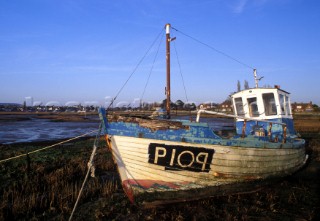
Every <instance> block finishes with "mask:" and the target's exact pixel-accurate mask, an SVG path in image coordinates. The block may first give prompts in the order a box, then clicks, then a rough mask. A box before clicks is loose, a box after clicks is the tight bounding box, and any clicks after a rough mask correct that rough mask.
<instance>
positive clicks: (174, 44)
mask: <svg viewBox="0 0 320 221" xmlns="http://www.w3.org/2000/svg"><path fill="white" fill-rule="evenodd" d="M173 46H174V50H175V53H176V57H177V61H178V65H179V71H180V76H181V79H182V84H183V89H184V94H185V96H186V101H187V103H188V102H189V99H188V96H187V90H186V86H185V84H184V79H183V75H182V69H181V65H180V60H179V56H178V52H177V48H176V43H175V42H173Z"/></svg>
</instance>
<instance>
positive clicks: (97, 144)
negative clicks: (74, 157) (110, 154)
mask: <svg viewBox="0 0 320 221" xmlns="http://www.w3.org/2000/svg"><path fill="white" fill-rule="evenodd" d="M101 130H102V123H101V124H100V126H99V132H98V133H97V135H96V139H95V140H94V144H93V149H92V153H91V156H90V159H89V162H88V171H87V174H86V176H85V178H84V180H83V182H82V186H81V189H80V191H79V194H78V197H77V200H76V202H75V204H74V206H73V209H72V212H71V215H70V217H69V221H71V220H72V217H73V214H74V212H75V211H76V208H77V206H78V203H79V201H80V197H81V195H82V191H83V189H84V186H85V184H86V182H87V179H88V177H89V173H90V171H91V176H93V177H94V166H93V159H94V156H95V155H96V151H97V147H98V146H99V135H100V133H101Z"/></svg>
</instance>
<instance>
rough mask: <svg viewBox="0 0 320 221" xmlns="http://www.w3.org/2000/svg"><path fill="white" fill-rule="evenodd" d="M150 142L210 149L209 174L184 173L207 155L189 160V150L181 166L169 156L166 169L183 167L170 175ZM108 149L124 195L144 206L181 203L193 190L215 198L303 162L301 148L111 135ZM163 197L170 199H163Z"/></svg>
mask: <svg viewBox="0 0 320 221" xmlns="http://www.w3.org/2000/svg"><path fill="white" fill-rule="evenodd" d="M150 143H153V144H154V143H156V144H163V145H166V146H170V147H173V148H175V147H178V148H180V149H181V148H182V149H183V148H184V147H186V148H187V147H197V148H205V149H209V150H214V154H213V157H212V160H211V161H210V162H207V163H209V164H210V166H209V167H210V169H209V170H207V171H190V170H187V169H188V167H192V165H193V162H197V161H198V163H200V167H201V164H203V167H204V166H205V159H206V158H205V157H204V156H205V155H204V154H202V156H200V155H201V154H200V155H199V156H198V157H197V156H196V155H194V156H193V154H192V153H191V152H190V151H184V153H182V154H185V155H190V160H189V161H188V162H184V163H181V162H180V161H179V160H180V158H179V157H180V156H182V154H181V155H178V154H173V153H174V152H173V153H171V155H170V156H167V157H168V159H169V161H168V164H173V162H174V161H177V162H178V164H180V165H181V166H182V167H183V168H182V169H179V170H172V169H168V168H167V167H165V166H163V165H157V164H156V162H157V160H158V159H160V158H162V157H164V155H165V154H166V153H165V152H164V151H162V149H161V148H160V149H159V150H158V152H157V153H158V154H157V155H156V157H151V156H150V153H149V148H150ZM111 146H112V152H113V157H114V160H115V161H116V163H117V165H118V169H119V174H120V177H121V180H122V184H123V187H124V190H125V191H126V193H127V195H128V196H129V198H130V200H131V201H134V202H137V201H140V202H141V201H142V202H143V203H148V202H152V201H157V200H179V198H181V200H184V198H186V197H187V196H188V194H190V190H195V191H197V195H198V196H201V195H203V194H208V193H209V194H214V193H216V192H217V191H219V190H220V189H221V188H220V187H222V186H230V185H232V184H241V183H247V182H252V181H256V180H261V179H267V178H276V177H283V176H286V175H289V174H292V173H293V172H295V171H297V170H298V169H299V168H300V167H302V166H303V165H304V163H305V152H304V151H305V150H304V148H295V149H267V148H244V147H232V146H220V145H206V144H190V143H184V142H171V141H164V140H154V139H145V138H135V137H127V136H111ZM168 154H169V153H168ZM150 157H151V159H150ZM200 157H202V158H200ZM150 161H152V162H151V163H150ZM184 168H185V169H186V170H184ZM202 169H203V168H202ZM200 170H201V168H200ZM249 190H250V189H249ZM201 191H202V192H203V194H202V193H201ZM160 192H161V193H162V196H161V197H160V196H159V197H160V198H161V199H160V198H159V199H158V198H157V196H152V197H151V194H152V193H154V194H156V195H157V193H160ZM164 192H168V193H170V194H167V195H166V194H163V193H164ZM226 193H227V192H226ZM159 195H160V194H159ZM140 196H141V197H140ZM170 198H171V199H170Z"/></svg>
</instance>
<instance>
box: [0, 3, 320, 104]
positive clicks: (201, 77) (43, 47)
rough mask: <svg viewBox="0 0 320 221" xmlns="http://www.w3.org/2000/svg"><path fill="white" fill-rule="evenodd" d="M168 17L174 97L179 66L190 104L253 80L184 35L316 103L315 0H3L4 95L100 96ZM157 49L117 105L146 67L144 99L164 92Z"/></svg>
mask: <svg viewBox="0 0 320 221" xmlns="http://www.w3.org/2000/svg"><path fill="white" fill-rule="evenodd" d="M166 23H171V25H172V26H173V27H175V28H176V29H178V30H179V32H177V31H175V30H172V32H171V36H172V37H174V36H175V37H177V39H176V41H175V42H174V45H172V48H171V51H172V73H171V74H172V88H173V89H172V100H173V101H175V100H177V99H182V100H183V101H185V100H186V96H185V93H184V87H183V83H182V80H181V74H180V72H181V73H182V76H183V79H184V83H185V87H186V92H187V96H188V100H189V101H191V102H208V101H211V102H222V101H224V100H225V99H226V98H227V97H228V95H229V94H230V93H231V92H233V91H236V89H237V81H238V80H239V81H240V82H241V84H242V85H243V82H244V81H245V80H247V81H248V82H249V85H250V86H254V81H253V73H252V70H251V69H250V68H248V67H246V66H244V65H241V64H239V63H237V62H234V61H233V60H230V59H229V58H227V57H225V56H223V55H221V54H219V53H217V52H215V51H213V50H211V49H210V48H208V47H206V46H204V45H201V44H199V43H197V42H195V41H193V40H192V39H190V38H188V37H186V36H185V35H183V34H182V33H185V34H188V35H190V36H192V37H194V38H196V39H198V40H200V41H202V42H204V43H206V44H208V45H210V46H212V47H214V48H215V49H217V50H219V51H222V52H224V53H226V54H228V55H230V56H232V57H233V58H235V59H237V60H239V61H241V62H243V63H245V64H247V65H248V66H250V67H254V68H257V70H258V75H259V76H264V78H263V80H262V81H261V82H260V85H271V86H273V85H275V84H277V85H280V86H281V88H282V89H284V90H287V91H289V92H291V94H292V96H291V100H292V101H293V102H294V101H296V102H309V101H312V102H313V103H315V104H318V105H320V96H319V94H320V93H319V92H320V89H319V84H320V40H319V39H320V1H318V0H202V1H200V0H159V1H154V0H140V1H138V0H117V1H109V0H90V1H89V0H10V1H5V0H1V1H0V30H1V31H0V79H1V81H0V102H18V103H23V101H24V100H26V99H28V98H30V97H32V100H33V101H34V102H42V103H43V104H47V103H48V102H51V103H59V104H62V105H64V104H66V103H72V102H74V103H76V102H80V103H83V104H90V103H92V104H95V103H97V104H104V103H106V101H108V100H110V98H111V97H114V96H115V95H116V94H117V93H118V91H119V90H120V88H121V87H122V85H123V84H124V82H125V81H126V80H127V78H128V77H129V76H130V74H131V73H132V72H133V70H134V69H135V67H136V65H137V64H138V62H139V61H140V59H141V58H142V57H143V56H144V54H145V53H146V51H147V49H148V48H149V47H150V45H151V44H152V42H153V41H154V40H155V38H156V37H157V35H158V34H159V33H160V32H161V30H163V34H164V25H165V24H166ZM161 36H162V35H161ZM161 38H162V37H161ZM157 47H158V42H157V43H156V44H155V46H154V47H153V48H152V49H151V50H150V55H148V56H147V57H146V59H144V60H143V62H142V63H141V65H140V66H139V68H138V69H137V71H136V72H135V73H134V75H133V76H132V78H131V79H130V81H129V82H128V83H127V85H126V87H125V88H124V89H123V90H122V91H121V93H120V94H119V96H118V97H117V102H118V103H121V102H122V103H126V102H129V103H130V102H133V101H135V99H137V98H141V95H142V93H143V89H144V87H145V84H146V81H147V79H148V76H149V73H150V70H151V68H152V67H153V68H152V70H153V71H152V72H151V75H150V79H149V84H148V85H147V87H146V92H145V94H144V96H143V100H144V101H147V102H152V101H161V100H163V99H164V98H165V95H164V85H165V52H164V49H165V45H164V41H163V40H162V44H161V45H160V50H159V54H158V56H157V57H156V59H155V54H156V52H157ZM174 48H176V51H177V54H178V56H177V55H176V54H175V49H174ZM177 57H178V59H177ZM154 60H155V62H154ZM179 64H180V67H181V69H179Z"/></svg>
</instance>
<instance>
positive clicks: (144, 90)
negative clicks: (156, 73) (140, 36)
mask: <svg viewBox="0 0 320 221" xmlns="http://www.w3.org/2000/svg"><path fill="white" fill-rule="evenodd" d="M164 36H165V35H164V34H163V35H162V38H161V39H160V41H159V45H158V49H157V52H156V55H155V57H154V59H153V63H152V66H151V69H150V72H149V76H148V79H147V82H146V84H145V86H144V89H143V92H142V95H141V100H142V99H143V97H144V93H145V92H146V88H147V86H148V84H149V79H150V76H151V73H152V71H153V67H154V63H155V62H156V59H157V57H158V53H159V49H160V46H161V43H162V40H163V37H164Z"/></svg>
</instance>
